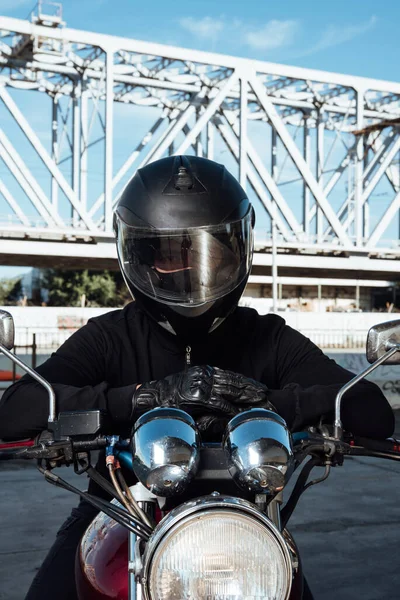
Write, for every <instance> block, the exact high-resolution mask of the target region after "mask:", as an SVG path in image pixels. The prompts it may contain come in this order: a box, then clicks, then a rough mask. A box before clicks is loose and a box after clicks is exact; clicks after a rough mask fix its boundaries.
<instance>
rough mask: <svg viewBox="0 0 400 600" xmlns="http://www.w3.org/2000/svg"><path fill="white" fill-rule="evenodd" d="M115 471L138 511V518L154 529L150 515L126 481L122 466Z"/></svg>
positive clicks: (130, 502) (127, 495)
mask: <svg viewBox="0 0 400 600" xmlns="http://www.w3.org/2000/svg"><path fill="white" fill-rule="evenodd" d="M115 473H116V475H117V480H118V482H119V484H120V486H121V488H122V490H123V491H124V492H125V496H126V498H127V500H128V502H129V504H130V505H131V506H132V508H133V509H134V510H135V512H136V513H137V517H138V519H139V520H141V521H143V522H144V523H146V525H148V526H149V527H150V528H151V529H153V528H154V525H153V524H152V522H151V520H150V518H149V515H147V513H146V512H145V511H144V510H143V509H142V508H141V506H140V505H139V503H138V502H137V501H136V499H135V498H134V496H133V494H132V492H131V490H130V488H129V486H128V484H127V483H126V480H125V477H124V474H123V473H122V469H121V468H119V469H116V471H115Z"/></svg>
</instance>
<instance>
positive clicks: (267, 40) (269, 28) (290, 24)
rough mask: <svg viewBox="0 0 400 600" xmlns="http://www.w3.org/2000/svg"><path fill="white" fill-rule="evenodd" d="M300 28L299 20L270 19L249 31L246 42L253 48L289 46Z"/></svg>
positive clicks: (266, 48)
mask: <svg viewBox="0 0 400 600" xmlns="http://www.w3.org/2000/svg"><path fill="white" fill-rule="evenodd" d="M298 30H299V23H298V21H277V20H275V19H273V20H272V21H268V23H265V25H263V26H262V27H260V28H258V29H253V30H251V31H247V32H246V33H245V34H244V39H243V41H244V43H245V44H246V45H247V46H250V48H252V49H253V50H273V49H275V48H282V46H289V45H290V44H291V43H292V42H293V40H294V37H295V35H296V33H297V31H298Z"/></svg>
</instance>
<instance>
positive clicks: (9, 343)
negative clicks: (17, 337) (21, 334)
mask: <svg viewBox="0 0 400 600" xmlns="http://www.w3.org/2000/svg"><path fill="white" fill-rule="evenodd" d="M0 344H3V346H5V347H6V348H7V350H11V349H12V348H13V347H14V319H13V318H12V316H11V315H10V313H9V312H7V311H6V310H0Z"/></svg>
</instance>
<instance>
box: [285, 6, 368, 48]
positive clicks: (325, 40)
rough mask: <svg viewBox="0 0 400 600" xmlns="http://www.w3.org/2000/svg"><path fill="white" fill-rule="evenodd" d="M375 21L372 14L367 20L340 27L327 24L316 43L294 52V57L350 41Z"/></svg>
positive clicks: (364, 31)
mask: <svg viewBox="0 0 400 600" xmlns="http://www.w3.org/2000/svg"><path fill="white" fill-rule="evenodd" d="M376 22H377V18H376V17H375V16H372V17H371V18H370V19H369V20H368V21H364V22H362V23H358V24H356V25H345V26H342V27H340V26H337V25H329V26H328V27H327V28H326V29H325V31H324V32H323V33H322V35H321V37H320V39H319V40H318V41H317V43H316V44H314V45H312V46H311V47H310V48H306V49H305V50H303V51H302V52H299V53H296V57H300V56H308V55H310V54H316V53H317V52H320V51H321V50H326V49H327V48H332V47H333V46H339V45H340V44H344V43H345V42H350V41H351V40H353V39H354V38H356V37H358V36H359V35H362V34H364V33H367V31H370V29H373V27H375V25H376Z"/></svg>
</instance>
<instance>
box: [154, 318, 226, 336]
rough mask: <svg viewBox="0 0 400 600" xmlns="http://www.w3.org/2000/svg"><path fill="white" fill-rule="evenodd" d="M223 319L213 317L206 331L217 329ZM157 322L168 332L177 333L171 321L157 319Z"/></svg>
mask: <svg viewBox="0 0 400 600" xmlns="http://www.w3.org/2000/svg"><path fill="white" fill-rule="evenodd" d="M225 319H226V317H217V318H216V319H214V323H213V324H212V325H211V327H210V329H209V330H208V332H207V333H211V332H212V331H214V330H215V329H217V327H219V326H220V325H222V323H223V322H224V321H225ZM158 324H159V325H160V326H161V327H163V328H164V329H166V330H167V331H168V332H169V333H172V334H173V335H177V333H176V331H175V330H174V329H173V327H172V325H171V323H169V322H168V321H158Z"/></svg>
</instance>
